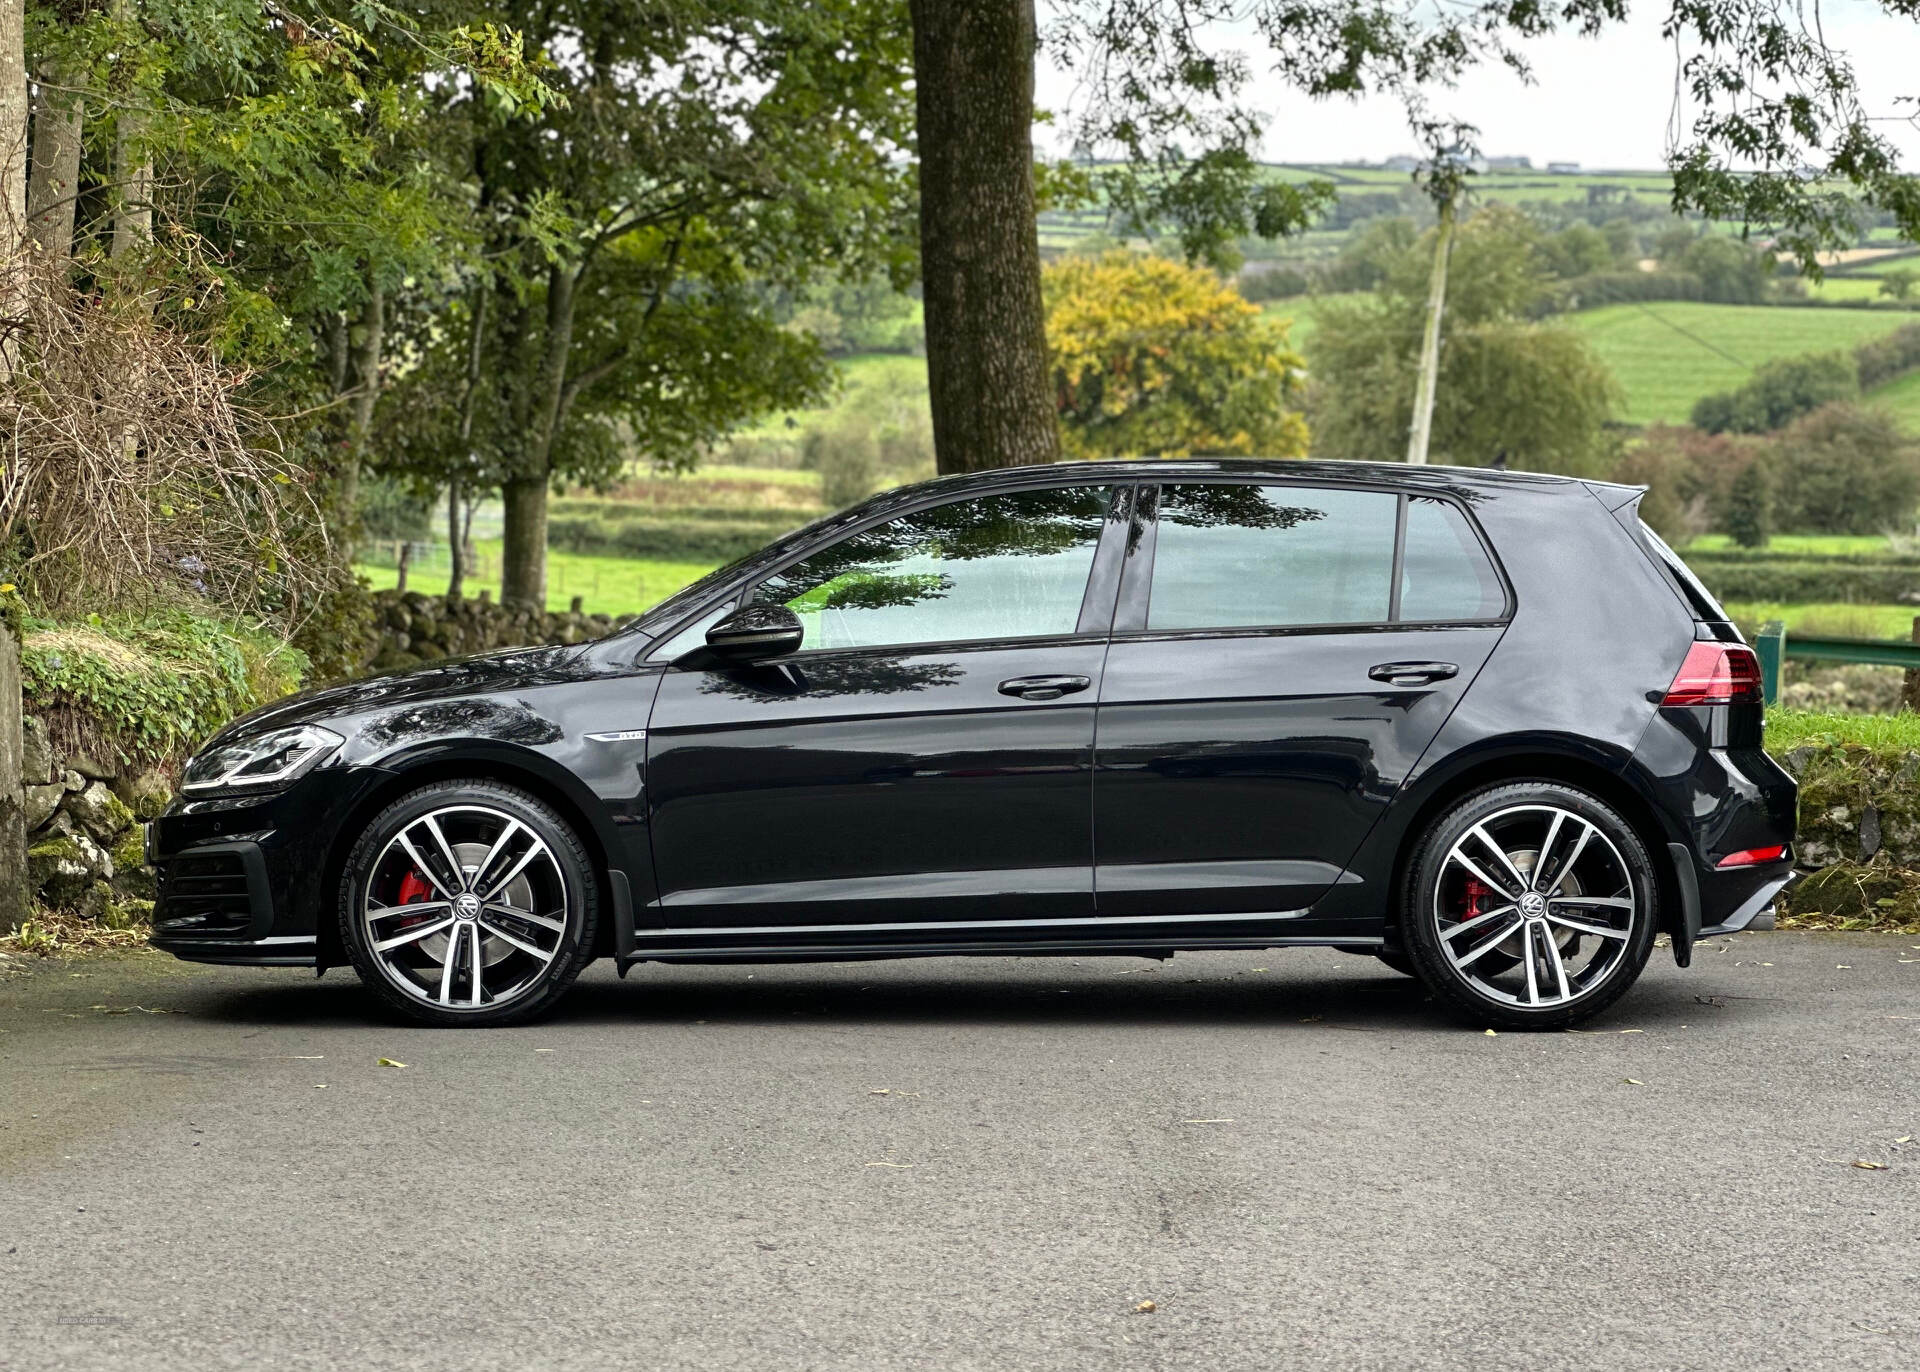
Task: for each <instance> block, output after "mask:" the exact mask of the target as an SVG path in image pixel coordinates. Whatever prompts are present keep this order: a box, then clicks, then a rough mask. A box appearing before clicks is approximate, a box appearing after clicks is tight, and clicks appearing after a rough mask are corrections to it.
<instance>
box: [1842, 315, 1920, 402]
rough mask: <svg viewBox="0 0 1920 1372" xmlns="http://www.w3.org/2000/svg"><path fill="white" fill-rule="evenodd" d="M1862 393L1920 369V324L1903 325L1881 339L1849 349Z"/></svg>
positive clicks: (1870, 340)
mask: <svg viewBox="0 0 1920 1372" xmlns="http://www.w3.org/2000/svg"><path fill="white" fill-rule="evenodd" d="M1853 359H1854V361H1855V362H1856V363H1857V364H1858V365H1859V368H1860V385H1861V388H1862V389H1864V390H1871V389H1873V387H1875V386H1878V385H1881V384H1883V383H1885V382H1888V381H1891V380H1893V379H1894V378H1895V377H1896V376H1900V375H1901V374H1903V373H1905V372H1910V371H1912V370H1913V369H1914V368H1915V367H1920V324H1907V325H1904V326H1902V327H1901V328H1898V329H1895V330H1894V331H1893V332H1892V333H1890V334H1888V335H1887V336H1886V337H1885V338H1874V339H1869V340H1868V341H1867V342H1865V343H1862V344H1860V346H1859V347H1857V348H1855V349H1854V350H1853Z"/></svg>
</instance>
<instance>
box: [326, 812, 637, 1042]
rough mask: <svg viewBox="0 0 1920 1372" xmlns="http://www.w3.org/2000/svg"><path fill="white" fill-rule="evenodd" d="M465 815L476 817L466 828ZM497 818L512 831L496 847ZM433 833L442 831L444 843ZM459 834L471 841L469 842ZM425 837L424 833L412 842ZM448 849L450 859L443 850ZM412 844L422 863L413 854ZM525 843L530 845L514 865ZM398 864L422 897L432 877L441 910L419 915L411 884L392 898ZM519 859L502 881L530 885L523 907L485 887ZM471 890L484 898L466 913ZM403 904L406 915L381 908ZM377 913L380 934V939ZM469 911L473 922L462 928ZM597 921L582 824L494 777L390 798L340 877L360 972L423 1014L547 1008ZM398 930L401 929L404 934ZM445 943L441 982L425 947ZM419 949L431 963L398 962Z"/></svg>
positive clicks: (348, 937)
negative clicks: (578, 829)
mask: <svg viewBox="0 0 1920 1372" xmlns="http://www.w3.org/2000/svg"><path fill="white" fill-rule="evenodd" d="M429 825H431V826H433V827H432V828H427V826H429ZM463 825H466V826H471V827H470V828H468V829H464V830H463V829H462V828H461V827H460V826H463ZM488 825H492V826H493V832H497V833H498V834H500V835H504V836H505V837H503V838H501V839H500V841H499V845H498V846H497V847H495V846H492V839H491V837H490V831H489V830H488V828H487V827H486V826H488ZM515 826H518V827H517V828H516V827H515ZM423 830H425V833H423ZM449 831H451V832H449ZM426 833H431V834H433V835H434V837H435V838H436V839H438V840H439V843H438V846H437V847H436V844H435V843H433V842H429V841H427V839H426V836H425V834H426ZM442 834H446V835H447V837H445V838H441V835H442ZM403 835H405V837H404V838H403ZM462 836H466V837H469V838H470V839H471V840H472V841H471V842H468V843H462V842H459V841H458V839H459V838H460V837H462ZM416 837H418V838H419V839H420V842H419V844H418V845H417V846H416V847H414V848H412V849H409V848H407V847H406V846H405V845H406V844H407V843H410V842H412V841H413V840H414V839H415V838H416ZM537 848H543V849H544V855H543V854H542V853H541V852H539V851H536V849H537ZM441 852H444V853H445V854H447V855H448V856H447V858H442V857H439V856H437V854H438V853H441ZM476 852H484V853H485V856H484V857H482V858H479V859H477V862H478V865H479V866H480V867H481V868H483V869H484V870H480V871H475V870H474V868H473V867H472V866H466V865H464V864H466V863H468V861H469V858H470V856H471V855H472V854H474V853H476ZM496 852H497V853H498V854H499V856H498V857H497V858H495V857H494V854H495V853H496ZM415 854H418V855H419V856H421V857H422V858H424V859H425V860H424V861H423V862H420V863H415V862H414V861H413V855H415ZM522 854H525V855H528V856H526V858H525V861H524V862H523V863H522V864H521V866H520V867H519V868H518V869H514V868H513V864H514V863H515V862H516V861H519V860H520V855H522ZM448 858H450V859H451V869H450V867H449V862H448ZM549 859H550V861H549ZM402 868H405V869H409V871H408V874H407V875H405V876H403V877H401V878H400V880H401V881H402V883H403V886H402V888H401V889H402V891H403V893H404V892H405V890H406V887H405V886H404V883H406V882H413V883H415V885H414V887H413V891H414V892H415V894H418V892H419V891H420V888H421V886H423V885H424V886H427V887H428V891H427V895H428V896H430V897H432V899H431V900H430V901H428V903H427V904H426V905H423V907H422V908H423V909H429V908H431V907H432V906H444V907H446V908H445V910H444V912H442V911H439V910H434V911H433V913H423V914H418V915H415V914H413V913H411V910H410V907H409V905H407V904H403V903H402V902H403V901H406V900H407V899H408V897H407V896H406V895H405V894H402V896H401V897H400V899H399V900H396V899H395V898H394V895H393V892H392V891H391V890H389V889H387V888H390V887H391V886H392V885H393V882H394V873H395V872H396V870H398V869H402ZM510 870H513V871H517V875H513V876H511V877H509V878H508V880H507V881H504V882H502V883H501V885H502V887H504V888H505V889H506V891H507V892H509V893H510V892H512V891H514V890H516V889H519V888H520V887H524V888H525V890H526V892H527V896H526V898H525V902H524V903H525V905H526V911H525V912H524V913H517V912H516V906H515V905H514V904H510V903H507V902H512V901H514V900H515V897H514V896H513V895H512V894H503V895H502V896H501V898H500V903H491V902H490V901H489V899H488V897H487V896H486V895H485V887H486V886H487V885H488V884H489V883H488V882H487V878H490V877H494V876H498V875H500V874H503V873H506V872H509V871H510ZM465 883H470V886H469V885H468V884H465ZM443 885H444V886H446V887H447V888H448V890H447V891H443V890H442V889H441V887H442V886H443ZM370 887H371V888H374V899H373V901H372V902H369V899H368V895H369V890H370ZM456 887H458V889H455V888H456ZM449 891H450V892H452V894H451V895H449V894H448V892H449ZM462 891H470V893H471V894H473V895H474V896H475V897H476V900H477V901H478V902H479V903H478V904H476V905H475V906H474V908H473V911H472V913H470V914H469V913H464V912H462V913H458V914H456V911H455V906H456V904H458V903H460V902H461V901H462V900H463V897H462V895H461V892H462ZM556 902H557V905H556ZM536 907H539V908H536ZM395 910H399V911H405V912H407V913H403V914H400V915H397V916H396V915H390V914H387V913H382V912H386V911H395ZM463 910H464V907H463ZM443 913H444V918H442V915H443ZM376 921H377V922H379V924H380V932H381V934H382V935H384V936H385V937H384V939H379V938H376V934H375V929H374V925H375V922H376ZM398 921H406V922H407V923H397V922H398ZM467 921H470V922H471V927H469V928H465V929H463V928H462V927H461V924H462V923H463V922H467ZM598 921H599V882H598V880H597V879H596V876H595V869H594V865H593V862H592V860H591V859H590V858H589V857H588V856H587V851H586V848H585V846H584V845H583V844H582V843H581V841H580V837H579V835H577V834H576V833H575V832H574V831H573V828H572V826H570V825H569V824H568V823H567V822H566V821H565V820H563V819H561V818H560V816H559V815H557V814H555V813H554V811H553V810H552V809H551V808H550V807H549V806H547V805H546V804H545V803H544V802H542V801H541V800H539V799H538V798H536V797H534V796H532V795H530V794H528V793H527V792H525V791H522V790H520V789H519V788H517V787H514V786H508V785H505V784H503V783H501V782H496V781H442V782H436V783H433V784H432V785H428V786H423V787H421V788H420V789H419V790H416V791H411V792H409V793H408V794H406V795H404V796H402V797H401V798H400V799H398V800H396V801H394V802H393V804H391V805H389V806H387V807H386V808H385V809H384V810H382V811H381V812H380V813H379V814H377V815H375V816H374V817H373V819H372V820H371V821H370V822H369V823H368V824H367V826H366V828H365V829H364V830H363V831H362V832H361V834H360V837H359V839H358V840H357V841H356V842H355V843H354V846H353V850H352V852H351V853H350V854H349V855H348V857H347V863H346V868H345V871H344V872H343V873H342V875H341V879H340V936H341V941H342V942H343V943H344V944H345V946H346V949H347V954H348V956H349V957H350V958H351V959H352V961H353V968H354V971H355V972H357V973H358V974H359V976H360V980H361V981H362V982H363V983H364V984H365V985H366V987H367V989H368V990H370V991H372V992H373V994H374V995H375V996H377V997H378V998H379V999H380V1000H381V1002H382V1003H384V1004H385V1005H387V1006H388V1007H390V1008H392V1009H393V1010H395V1011H397V1012H399V1013H400V1014H401V1015H404V1016H406V1017H407V1018H409V1019H412V1020H415V1021H418V1022H420V1023H423V1024H432V1025H442V1026H447V1027H460V1028H480V1027H489V1026H495V1025H503V1024H523V1023H526V1022H527V1021H529V1020H533V1019H536V1018H538V1017H540V1016H541V1015H543V1014H545V1013H547V1012H548V1011H549V1010H551V1009H552V1008H553V1005H554V1003H555V1002H556V1001H558V1000H559V999H560V997H561V996H562V995H564V994H565V993H566V991H567V988H568V987H570V986H571V985H572V984H573V982H574V979H575V978H577V977H578V976H579V975H580V973H581V971H582V970H583V969H585V967H586V966H587V964H588V963H589V962H591V961H593V948H594V934H595V931H596V928H597V926H598ZM409 924H410V925H411V927H409ZM429 925H438V926H441V927H444V928H445V929H446V932H445V933H444V934H432V935H431V936H429V937H424V938H423V937H421V936H420V935H419V934H418V932H417V931H418V930H419V929H422V928H426V927H427V926H429ZM396 928H397V929H398V930H399V934H400V935H404V937H400V936H396V933H395V931H396ZM436 943H437V944H438V945H439V946H440V948H441V949H442V950H443V952H444V957H443V958H442V962H441V965H442V969H443V972H445V976H444V978H443V980H442V982H441V984H440V986H439V987H438V988H436V987H434V986H433V985H431V978H430V977H428V976H426V975H424V973H430V972H431V968H432V958H431V957H430V956H429V955H428V954H429V951H430V950H431V949H432V948H433V946H434V945H435V944H436ZM549 943H550V944H551V947H550V948H549V947H548V946H547V945H548V944H549ZM377 945H378V946H377ZM409 957H411V958H413V959H414V960H415V961H416V962H419V963H422V964H423V966H422V967H421V968H419V969H413V968H409V967H407V966H404V965H402V963H403V962H404V961H405V960H406V959H407V958H409ZM542 958H544V959H545V961H544V962H543V961H542ZM449 960H451V961H452V962H453V964H454V966H453V967H452V968H451V969H450V970H449V969H447V968H446V962H447V961H449ZM463 963H464V970H463ZM496 967H500V968H502V969H503V970H502V971H501V972H500V973H499V983H500V984H497V985H496V987H495V988H494V989H495V992H496V994H494V995H493V996H492V997H491V998H490V997H489V978H490V977H493V976H494V975H495V968H496ZM416 970H418V971H420V972H421V973H423V975H416ZM476 981H477V982H478V983H479V986H478V992H477V994H475V991H474V983H475V982H476ZM423 982H424V983H426V984H424V985H422V984H420V983H423ZM409 988H411V989H409ZM456 991H457V992H458V994H453V993H454V992H456ZM475 1001H477V1002H478V1003H477V1004H476V1003H472V1002H475Z"/></svg>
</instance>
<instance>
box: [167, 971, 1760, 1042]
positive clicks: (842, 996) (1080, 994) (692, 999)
mask: <svg viewBox="0 0 1920 1372" xmlns="http://www.w3.org/2000/svg"><path fill="white" fill-rule="evenodd" d="M1274 961H1275V967H1274V969H1273V970H1271V971H1270V970H1268V969H1267V968H1265V967H1261V968H1259V969H1258V970H1253V969H1249V970H1247V971H1243V972H1223V971H1222V970H1220V969H1219V968H1218V967H1212V968H1206V967H1199V966H1195V967H1191V968H1189V967H1183V966H1182V965H1180V964H1179V963H1177V962H1174V963H1166V964H1160V965H1152V964H1149V965H1146V966H1136V967H1123V966H1120V965H1119V964H1118V961H1117V960H1116V963H1115V966H1114V970H1113V971H1111V972H1108V971H1106V970H1105V969H1104V968H1098V969H1093V970H1088V969H1084V968H1075V969H1073V970H1072V971H1071V972H1066V971H1062V972H1059V973H1049V972H1047V971H1044V970H1036V969H1034V968H1032V967H1030V966H1020V967H1019V968H1017V969H1016V970H1015V971H1013V972H1012V973H1011V974H1009V975H1003V976H995V975H990V974H981V975H975V976H965V975H955V974H953V973H952V972H950V971H947V970H942V969H935V968H932V967H929V968H927V969H926V970H924V971H923V970H920V969H918V968H911V969H909V968H907V967H906V965H905V964H902V963H876V964H873V967H874V968H876V969H878V970H875V971H873V972H870V973H868V974H866V975H862V970H863V969H862V968H861V967H857V966H856V967H850V966H849V965H847V964H835V965H821V964H810V965H796V966H790V967H782V966H767V965H756V966H753V967H751V968H749V967H746V966H736V967H721V966H709V967H647V966H642V967H638V968H635V969H634V970H633V972H632V973H631V974H630V975H629V976H628V977H627V978H626V979H625V980H615V979H614V978H613V977H611V976H609V975H591V976H589V978H587V979H586V980H583V981H582V982H581V983H580V984H578V985H576V986H575V987H574V988H573V989H572V991H570V992H569V993H568V995H567V996H566V998H565V999H564V1000H562V1001H561V1003H560V1005H559V1006H558V1008H557V1009H556V1010H555V1011H554V1013H553V1014H552V1015H551V1017H550V1018H549V1019H548V1020H547V1021H546V1022H547V1023H551V1024H556V1025H567V1026H585V1025H645V1026H688V1025H694V1024H706V1025H727V1024H733V1025H747V1026H757V1027H768V1028H772V1027H778V1026H779V1025H782V1024H812V1025H832V1026H845V1027H858V1026H861V1025H873V1024H940V1023H946V1024H954V1025H1022V1024H1025V1025H1034V1026H1050V1025H1073V1024H1087V1025H1110V1024H1156V1025H1163V1026H1180V1025H1186V1026H1193V1027H1207V1026H1214V1027H1223V1026H1224V1027H1233V1026H1246V1025H1254V1026H1260V1027H1264V1028H1275V1029H1284V1028H1296V1029H1301V1030H1329V1031H1345V1032H1363V1033H1364V1032H1381V1033H1405V1032H1409V1031H1428V1032H1440V1031H1445V1032H1449V1033H1454V1032H1458V1031H1459V1030H1460V1028H1461V1022H1460V1021H1459V1020H1456V1019H1454V1018H1453V1017H1451V1016H1450V1015H1449V1014H1448V1013H1447V1012H1446V1011H1445V1010H1444V1009H1443V1008H1442V1007H1441V1006H1440V1005H1439V1004H1437V1003H1436V1002H1435V1001H1434V1000H1433V998H1432V997H1431V996H1429V995H1428V994H1427V992H1426V991H1425V989H1424V988H1423V987H1421V986H1420V985H1419V983H1417V982H1415V981H1413V980H1412V979H1410V978H1408V977H1404V976H1399V975H1397V974H1396V975H1381V974H1378V973H1376V972H1375V971H1374V970H1373V969H1372V968H1370V967H1356V968H1354V969H1352V970H1349V969H1346V968H1344V967H1337V966H1336V967H1331V968H1329V967H1328V966H1327V965H1326V964H1324V963H1323V964H1321V965H1320V966H1318V967H1312V968H1308V967H1301V968H1292V969H1289V968H1286V967H1285V965H1284V963H1282V962H1280V961H1279V960H1278V959H1275V960H1274ZM1196 973H1198V974H1197V975H1196ZM1764 1012H1765V1006H1764V1004H1763V1003H1761V1002H1754V1001H1725V1000H1723V999H1721V998H1719V997H1714V996H1710V995H1707V994H1705V993H1704V992H1703V991H1700V990H1699V989H1697V988H1695V987H1693V986H1690V985H1689V983H1688V982H1687V981H1686V980H1685V979H1684V975H1683V976H1682V977H1681V978H1675V979H1669V978H1657V979H1655V978H1649V979H1648V980H1646V981H1643V982H1642V983H1641V984H1640V985H1639V986H1637V987H1636V988H1635V989H1634V990H1633V991H1632V992H1631V993H1629V994H1628V995H1627V997H1626V998H1625V999H1624V1000H1623V1001H1621V1002H1620V1003H1619V1004H1617V1005H1615V1006H1613V1007H1611V1008H1610V1009H1608V1010H1607V1011H1605V1012H1603V1013H1602V1014H1601V1015H1599V1016H1596V1017H1595V1018H1594V1019H1593V1020H1591V1021H1589V1022H1588V1024H1587V1025H1585V1026H1583V1027H1584V1028H1589V1029H1592V1030H1595V1031H1606V1030H1615V1031H1617V1030H1620V1029H1627V1028H1636V1029H1658V1028H1673V1027H1678V1026H1681V1025H1688V1026H1695V1027H1698V1026H1702V1025H1706V1024H1711V1023H1714V1022H1716V1021H1720V1020H1726V1021H1729V1022H1732V1021H1736V1020H1737V1021H1741V1022H1743V1023H1748V1024H1750V1023H1751V1021H1752V1019H1753V1018H1754V1016H1756V1015H1758V1014H1763V1013H1764ZM192 1013H193V1014H195V1015H196V1016H198V1017H200V1018H202V1019H203V1020H204V1019H207V1018H215V1019H226V1020H229V1021H232V1022H234V1023H246V1024H256V1025H291V1024H300V1025H323V1026H324V1025H364V1024H369V1023H395V1022H401V1021H399V1020H398V1019H397V1017H396V1016H395V1015H393V1014H392V1013H391V1012H389V1011H387V1010H386V1009H385V1007H383V1006H382V1005H380V1004H379V1003H378V1002H377V1001H376V1000H375V999H374V998H373V997H372V996H371V995H369V994H368V993H367V992H366V991H365V990H364V989H362V988H361V987H360V986H359V985H358V984H357V983H355V982H354V981H352V980H351V978H350V977H346V976H340V975H339V974H337V973H336V974H334V975H333V976H330V977H329V978H327V979H326V980H325V981H315V982H302V983H296V984H294V985H286V984H282V985H281V986H279V987H275V988H272V989H268V988H264V987H263V988H261V989H258V990H251V989H247V990H228V989H225V988H222V990H221V991H220V992H218V993H216V994H214V995H211V996H209V997H208V998H207V1000H206V1001H204V1002H202V1003H201V1004H200V1005H199V1006H197V1007H195V1009H194V1010H193V1011H192Z"/></svg>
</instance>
